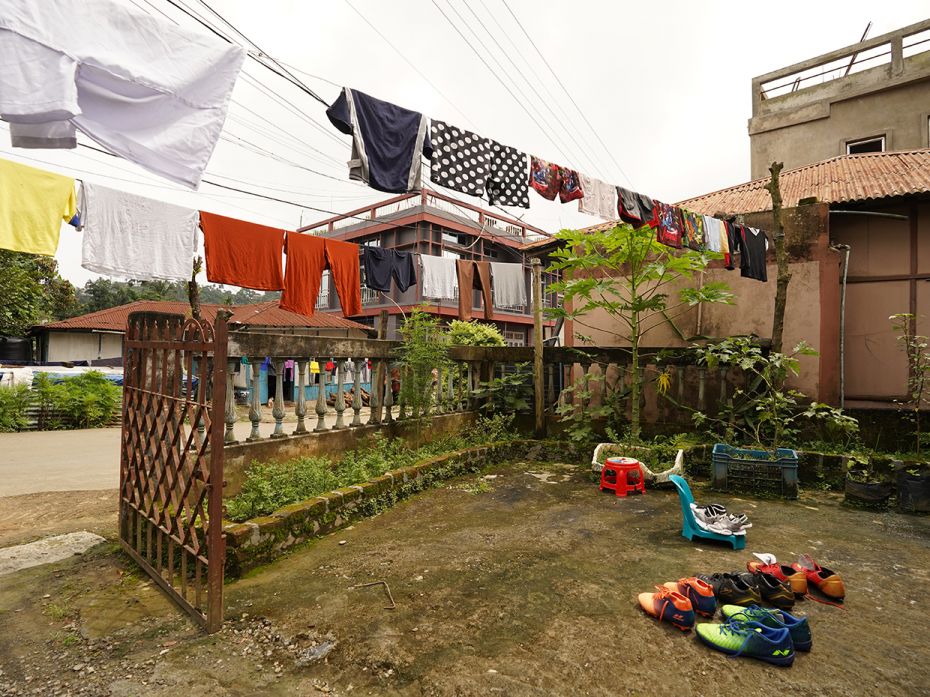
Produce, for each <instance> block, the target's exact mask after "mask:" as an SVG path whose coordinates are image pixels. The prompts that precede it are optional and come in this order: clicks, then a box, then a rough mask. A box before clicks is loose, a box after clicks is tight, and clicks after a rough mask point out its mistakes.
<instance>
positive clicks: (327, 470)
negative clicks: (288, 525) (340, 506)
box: [226, 416, 516, 522]
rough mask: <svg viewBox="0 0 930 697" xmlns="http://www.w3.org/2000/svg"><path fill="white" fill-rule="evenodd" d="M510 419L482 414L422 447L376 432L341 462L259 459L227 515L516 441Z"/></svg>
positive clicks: (244, 514) (240, 516)
mask: <svg viewBox="0 0 930 697" xmlns="http://www.w3.org/2000/svg"><path fill="white" fill-rule="evenodd" d="M512 422H513V417H512V416H509V417H506V416H493V417H479V419H478V420H477V422H476V423H475V425H474V426H472V427H471V428H469V429H466V430H464V431H462V432H461V433H458V434H455V435H452V436H446V437H444V438H439V439H436V440H434V441H432V442H431V443H428V444H426V445H424V446H422V447H419V448H411V447H410V446H409V445H407V443H405V442H404V441H403V440H400V439H392V440H389V439H387V438H385V437H384V436H382V435H381V434H376V435H375V436H374V437H373V439H372V443H371V445H369V446H367V447H364V448H360V449H358V450H351V451H349V452H347V453H345V454H344V455H343V456H342V458H341V459H339V460H337V461H332V460H330V459H329V458H326V457H301V458H297V459H296V460H291V461H289V462H282V463H277V462H265V463H261V462H256V463H253V464H252V466H251V467H250V468H249V470H248V472H247V473H246V478H245V482H244V483H243V485H242V490H241V491H240V493H239V494H238V495H237V496H235V497H233V498H231V499H229V500H228V501H227V502H226V517H227V518H229V520H232V521H235V522H242V521H245V520H248V519H250V518H254V517H256V516H261V515H268V514H269V513H272V512H274V511H276V510H278V509H279V508H281V507H283V506H287V505H289V504H292V503H297V502H298V501H305V500H307V499H309V498H312V497H314V496H319V495H320V494H323V493H326V492H328V491H332V490H333V489H338V488H340V487H344V486H349V485H352V484H359V483H361V482H365V481H368V480H369V479H372V478H374V477H379V476H381V475H382V474H384V473H385V472H388V471H390V470H394V469H399V468H402V467H408V466H410V465H413V464H415V463H417V462H420V461H421V460H425V459H427V458H430V457H436V456H438V455H443V454H445V453H449V452H453V451H456V450H462V449H464V448H470V447H474V446H476V445H484V444H487V443H497V442H501V441H506V440H512V439H513V438H514V437H515V436H516V433H515V432H514V430H513V428H512Z"/></svg>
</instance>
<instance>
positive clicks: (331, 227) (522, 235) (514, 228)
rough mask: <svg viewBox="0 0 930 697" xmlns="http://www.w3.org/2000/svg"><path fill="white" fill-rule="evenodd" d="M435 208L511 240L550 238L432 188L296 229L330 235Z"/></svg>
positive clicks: (530, 227)
mask: <svg viewBox="0 0 930 697" xmlns="http://www.w3.org/2000/svg"><path fill="white" fill-rule="evenodd" d="M420 207H423V208H434V209H437V210H440V211H443V212H444V213H448V214H450V215H455V216H458V217H460V218H467V219H468V220H470V221H471V222H473V223H475V224H477V225H481V226H485V227H488V228H491V229H493V230H494V232H495V233H497V234H500V235H504V236H506V237H511V238H513V239H515V240H520V241H521V242H530V241H533V240H536V239H539V238H541V237H551V235H549V234H548V233H547V232H545V231H543V230H540V229H539V228H534V227H532V226H531V225H527V224H525V223H522V222H520V221H519V220H516V219H514V218H508V217H506V216H504V215H497V214H494V215H493V216H492V215H489V214H487V213H486V212H485V211H484V210H483V209H481V208H479V207H478V206H473V205H472V204H470V203H467V202H465V201H459V200H457V199H455V198H452V197H451V196H446V195H444V194H440V193H438V192H436V191H433V190H431V189H423V190H422V191H420V192H416V193H409V194H402V195H400V196H395V197H394V198H390V199H388V200H387V201H382V202H381V203H377V204H374V205H371V206H364V207H362V208H356V209H355V210H351V211H348V212H346V213H343V214H342V215H337V216H333V217H332V218H327V219H326V220H322V221H320V222H318V223H314V224H313V225H307V226H305V227H302V228H299V231H300V232H308V231H312V232H313V233H314V234H332V233H333V232H335V231H337V230H341V229H344V228H347V227H352V226H355V225H359V224H361V223H364V222H366V221H369V220H378V219H380V218H384V217H387V216H390V215H396V214H397V213H401V212H403V211H405V210H410V209H415V208H420Z"/></svg>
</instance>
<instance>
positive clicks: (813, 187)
mask: <svg viewBox="0 0 930 697" xmlns="http://www.w3.org/2000/svg"><path fill="white" fill-rule="evenodd" d="M768 182H769V179H768V178H765V179H756V180H754V181H751V182H747V183H745V184H740V185H738V186H733V187H730V188H729V189H721V190H720V191H714V192H712V193H709V194H704V195H703V196H695V197H694V198H689V199H687V200H685V201H680V202H679V203H678V204H677V205H679V206H681V207H682V208H687V209H688V210H691V211H695V212H696V213H703V214H705V215H714V214H716V213H726V214H728V215H734V214H737V213H755V212H757V211H767V210H771V208H772V198H771V196H770V195H769V192H768V190H767V189H766V188H765V186H766V184H768ZM778 183H779V188H780V189H781V196H782V205H784V206H785V207H786V208H790V207H793V206H797V205H798V201H800V200H801V199H802V198H810V197H815V198H816V199H817V200H818V201H820V202H823V203H847V202H852V201H868V200H873V199H882V198H890V197H894V196H906V195H909V194H925V193H930V149H927V150H910V151H905V152H876V153H864V154H861V155H842V156H840V157H834V158H831V159H829V160H824V161H822V162H816V163H814V164H810V165H804V166H803V167H797V168H796V169H791V170H786V171H783V172H782V173H781V175H780V176H779V179H778Z"/></svg>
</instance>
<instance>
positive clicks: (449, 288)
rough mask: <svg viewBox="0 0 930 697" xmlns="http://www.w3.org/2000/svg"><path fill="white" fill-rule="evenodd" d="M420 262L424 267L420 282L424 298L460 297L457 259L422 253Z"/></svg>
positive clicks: (451, 298)
mask: <svg viewBox="0 0 930 697" xmlns="http://www.w3.org/2000/svg"><path fill="white" fill-rule="evenodd" d="M420 264H421V266H422V267H423V273H422V274H421V275H420V283H421V284H422V286H421V291H422V293H423V297H424V298H443V299H446V300H454V299H455V298H457V297H459V296H458V292H457V291H458V277H457V276H456V275H455V259H447V258H446V257H435V256H431V255H429V254H421V255H420Z"/></svg>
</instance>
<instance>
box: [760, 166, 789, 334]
mask: <svg viewBox="0 0 930 697" xmlns="http://www.w3.org/2000/svg"><path fill="white" fill-rule="evenodd" d="M783 167H784V163H783V162H773V163H772V166H771V167H769V172H771V173H772V179H771V181H769V183H768V184H767V185H766V187H765V188H766V189H768V191H769V194H771V196H772V218H773V220H774V227H773V228H772V242H773V243H774V244H775V263H776V266H777V268H778V277H777V281H776V285H775V314H774V316H773V318H772V351H776V352H781V350H782V336H783V334H784V331H785V305H787V303H788V282H789V281H790V280H791V271H790V270H789V268H788V250H787V249H785V228H784V227H783V226H782V222H781V189H780V188H779V187H778V175H779V173H780V172H781V170H782V168H783Z"/></svg>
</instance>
